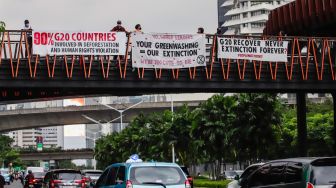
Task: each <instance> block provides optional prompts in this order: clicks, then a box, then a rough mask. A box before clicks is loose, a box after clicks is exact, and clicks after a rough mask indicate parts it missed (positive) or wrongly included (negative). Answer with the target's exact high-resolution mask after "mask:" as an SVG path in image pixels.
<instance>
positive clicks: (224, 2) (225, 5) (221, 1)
mask: <svg viewBox="0 0 336 188" xmlns="http://www.w3.org/2000/svg"><path fill="white" fill-rule="evenodd" d="M233 5H234V0H218V1H217V6H218V27H220V28H221V31H222V33H225V32H226V31H227V30H228V27H223V26H222V25H223V24H224V22H225V21H227V20H229V19H230V17H229V16H226V13H227V12H228V11H229V10H231V9H232V8H233Z"/></svg>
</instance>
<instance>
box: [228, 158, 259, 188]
mask: <svg viewBox="0 0 336 188" xmlns="http://www.w3.org/2000/svg"><path fill="white" fill-rule="evenodd" d="M263 164H264V163H257V164H253V165H250V166H249V167H247V168H246V169H245V170H244V172H243V173H242V174H241V175H240V176H236V177H235V178H234V180H233V181H231V182H230V183H229V184H228V186H227V188H240V187H241V186H240V182H241V180H242V179H244V178H247V177H248V176H249V175H250V174H251V173H252V172H254V171H255V170H257V169H258V168H259V167H260V166H261V165H263Z"/></svg>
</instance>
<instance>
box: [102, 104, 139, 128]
mask: <svg viewBox="0 0 336 188" xmlns="http://www.w3.org/2000/svg"><path fill="white" fill-rule="evenodd" d="M96 102H97V103H98V104H100V105H103V106H105V107H107V108H109V109H111V110H115V111H117V112H119V114H120V126H122V124H123V113H124V112H126V111H127V110H129V109H131V108H134V107H135V106H138V105H139V104H141V103H143V102H144V101H143V100H141V101H140V102H138V103H136V104H133V105H132V106H130V107H127V108H126V109H123V110H120V109H117V108H114V107H113V106H110V105H108V104H103V103H101V102H99V101H96Z"/></svg>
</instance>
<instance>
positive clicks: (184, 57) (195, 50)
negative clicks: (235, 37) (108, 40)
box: [131, 33, 206, 69]
mask: <svg viewBox="0 0 336 188" xmlns="http://www.w3.org/2000/svg"><path fill="white" fill-rule="evenodd" d="M131 40H132V66H133V67H137V68H162V69H176V68H188V67H197V66H205V65H206V57H205V35H201V34H144V33H133V34H132V35H131Z"/></svg>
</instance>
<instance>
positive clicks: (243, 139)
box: [233, 93, 281, 161]
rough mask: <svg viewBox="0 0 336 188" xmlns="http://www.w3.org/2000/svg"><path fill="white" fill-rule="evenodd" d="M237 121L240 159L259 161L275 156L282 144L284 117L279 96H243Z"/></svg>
mask: <svg viewBox="0 0 336 188" xmlns="http://www.w3.org/2000/svg"><path fill="white" fill-rule="evenodd" d="M237 100H238V106H237V108H236V110H237V111H236V114H237V118H236V121H235V129H234V131H235V134H234V136H233V137H234V138H235V141H236V143H235V146H236V148H237V152H236V153H237V154H238V158H237V159H238V160H240V161H244V160H251V161H258V160H260V159H270V158H272V157H274V153H275V150H276V148H277V147H278V145H277V143H279V140H280V137H279V131H280V126H279V125H280V122H281V114H280V111H279V105H280V102H279V100H278V98H277V95H275V94H255V93H249V94H239V95H237Z"/></svg>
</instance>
